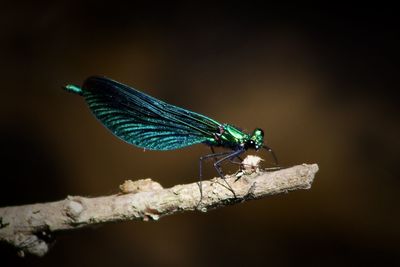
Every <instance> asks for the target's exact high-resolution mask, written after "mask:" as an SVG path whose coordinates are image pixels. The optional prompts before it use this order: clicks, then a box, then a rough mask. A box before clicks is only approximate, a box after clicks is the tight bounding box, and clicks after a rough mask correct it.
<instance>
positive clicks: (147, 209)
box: [0, 164, 318, 256]
mask: <svg viewBox="0 0 400 267" xmlns="http://www.w3.org/2000/svg"><path fill="white" fill-rule="evenodd" d="M317 171H318V165H317V164H312V165H307V164H303V165H297V166H294V167H291V168H287V169H282V170H278V171H273V172H270V171H259V170H257V171H254V172H252V173H247V174H246V173H243V174H242V175H241V177H240V179H238V177H237V175H236V176H228V177H227V178H226V180H225V181H224V180H223V179H221V178H214V179H211V180H208V181H203V182H202V188H203V199H202V201H201V202H199V201H200V191H199V184H198V183H191V184H185V185H176V186H174V187H171V188H163V187H162V186H161V185H160V184H159V183H157V182H154V181H152V180H151V179H144V180H138V181H135V182H132V181H126V182H125V183H124V184H123V185H121V186H120V188H121V193H119V194H116V195H110V196H103V197H93V198H87V197H80V196H68V197H67V198H66V199H64V200H61V201H56V202H50V203H40V204H32V205H23V206H15V207H3V208H0V241H5V242H8V243H10V244H12V245H13V246H15V247H16V248H17V249H18V250H19V253H20V255H21V256H23V255H25V253H29V254H34V255H37V256H43V255H45V254H46V253H47V252H48V250H49V245H50V244H49V243H48V238H46V236H48V235H49V234H51V233H52V232H56V231H63V230H69V229H76V228H81V227H87V226H91V225H98V224H103V223H107V222H116V221H125V220H134V219H141V220H144V221H147V220H158V219H159V218H161V217H162V216H165V215H170V214H174V213H176V212H182V211H193V210H200V211H202V212H206V211H207V210H209V209H214V208H217V207H223V206H227V205H232V204H235V203H239V202H243V201H247V200H251V199H257V198H262V197H265V196H269V195H274V194H279V193H286V192H288V191H292V190H297V189H309V188H310V187H311V184H312V182H313V179H314V176H315V173H316V172H317ZM227 183H229V185H230V187H231V189H233V191H234V192H235V196H234V194H233V192H232V190H230V189H229V187H228V186H227Z"/></svg>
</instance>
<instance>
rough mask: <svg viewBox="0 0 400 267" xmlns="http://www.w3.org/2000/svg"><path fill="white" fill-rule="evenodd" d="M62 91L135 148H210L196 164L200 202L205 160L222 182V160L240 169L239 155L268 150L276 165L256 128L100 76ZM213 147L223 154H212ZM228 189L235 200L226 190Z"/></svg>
mask: <svg viewBox="0 0 400 267" xmlns="http://www.w3.org/2000/svg"><path fill="white" fill-rule="evenodd" d="M64 89H65V90H66V91H69V92H72V93H75V94H78V95H81V96H83V97H84V98H85V100H86V103H87V105H88V106H89V108H90V110H91V111H92V113H93V114H94V116H95V117H96V118H97V119H98V120H99V121H100V122H101V123H102V124H103V125H104V126H105V127H106V128H107V129H108V130H110V131H111V132H112V133H113V134H114V135H115V136H117V137H118V138H120V139H121V140H123V141H125V142H127V143H129V144H131V145H134V146H136V147H140V148H143V149H146V150H174V149H179V148H184V147H188V146H192V145H195V144H201V143H202V144H205V145H207V146H209V147H210V148H211V154H208V155H205V156H201V157H200V160H199V187H200V199H202V196H203V191H202V186H201V181H202V176H203V174H202V168H203V167H202V166H203V161H204V160H206V159H209V158H213V159H214V168H215V170H216V171H217V173H218V175H219V176H220V177H221V178H222V179H223V180H224V181H225V182H226V180H225V176H224V173H223V171H222V168H221V164H222V163H224V162H226V161H230V162H234V163H239V164H240V162H241V161H242V159H241V157H240V156H241V155H242V154H243V153H244V152H246V151H247V150H249V149H252V150H256V151H258V150H260V149H265V150H267V151H268V152H269V153H271V155H272V157H273V159H274V163H275V165H276V166H278V160H277V157H276V155H275V153H274V152H273V150H272V149H271V148H270V147H269V146H267V145H266V144H264V131H263V130H262V129H260V128H256V129H255V130H254V131H253V132H252V133H251V134H249V133H245V132H244V131H242V130H241V129H239V128H237V127H235V126H233V125H230V124H226V123H219V122H217V121H216V120H213V119H211V118H209V117H207V116H205V115H202V114H199V113H196V112H193V111H190V110H187V109H184V108H181V107H178V106H174V105H171V104H168V103H166V102H164V101H161V100H159V99H156V98H154V97H152V96H150V95H148V94H145V93H143V92H141V91H139V90H137V89H134V88H132V87H130V86H127V85H125V84H122V83H120V82H117V81H114V80H112V79H110V78H107V77H102V76H92V77H89V78H87V79H86V80H85V81H84V83H83V85H82V86H77V85H74V84H68V85H66V86H65V87H64ZM214 147H222V148H225V149H226V150H225V151H224V152H218V153H215V150H214ZM235 160H239V162H238V161H235ZM226 183H227V182H226ZM227 185H228V187H229V189H230V190H231V191H232V192H233V194H234V196H235V193H234V191H233V190H232V188H231V187H230V185H229V184H228V183H227Z"/></svg>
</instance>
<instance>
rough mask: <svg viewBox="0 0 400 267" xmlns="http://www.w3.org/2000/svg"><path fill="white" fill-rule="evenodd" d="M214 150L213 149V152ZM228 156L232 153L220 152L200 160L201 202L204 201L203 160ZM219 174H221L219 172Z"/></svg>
mask: <svg viewBox="0 0 400 267" xmlns="http://www.w3.org/2000/svg"><path fill="white" fill-rule="evenodd" d="M213 150H214V149H212V151H213ZM228 154H231V152H220V153H213V154H208V155H205V156H201V157H200V160H199V188H200V202H201V200H202V199H203V187H202V180H203V160H205V159H208V158H214V159H217V158H218V157H222V156H226V155H228ZM218 173H219V172H218Z"/></svg>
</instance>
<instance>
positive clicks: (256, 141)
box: [247, 128, 278, 165]
mask: <svg viewBox="0 0 400 267" xmlns="http://www.w3.org/2000/svg"><path fill="white" fill-rule="evenodd" d="M247 146H248V147H249V148H250V147H251V148H254V149H255V150H259V149H261V148H264V149H266V150H267V151H268V152H269V153H271V155H272V157H273V158H274V161H275V165H278V159H277V158H276V155H275V153H274V151H272V149H271V148H270V147H269V146H266V145H264V131H263V130H261V129H260V128H256V129H254V131H253V133H252V135H251V137H250V139H249V141H248V144H247Z"/></svg>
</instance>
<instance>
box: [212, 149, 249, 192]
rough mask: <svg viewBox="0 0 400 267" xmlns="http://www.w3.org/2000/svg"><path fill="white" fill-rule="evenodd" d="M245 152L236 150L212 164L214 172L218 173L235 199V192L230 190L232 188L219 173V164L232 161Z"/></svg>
mask: <svg viewBox="0 0 400 267" xmlns="http://www.w3.org/2000/svg"><path fill="white" fill-rule="evenodd" d="M244 151H245V150H243V149H241V150H236V151H233V152H232V153H229V154H228V155H227V156H224V157H223V158H221V159H219V160H218V161H216V162H215V163H214V167H215V170H216V171H217V172H218V174H219V176H220V177H221V178H222V179H223V180H224V181H225V183H226V185H227V186H228V187H229V190H230V191H231V192H232V193H233V196H234V197H235V198H236V194H235V191H234V190H233V189H232V187H231V186H230V184H229V183H228V182H227V181H226V180H225V176H224V175H223V173H222V172H221V170H220V168H221V163H222V162H224V161H225V160H229V161H232V160H233V159H234V158H236V157H239V156H240V154H242V153H243V152H244Z"/></svg>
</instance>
